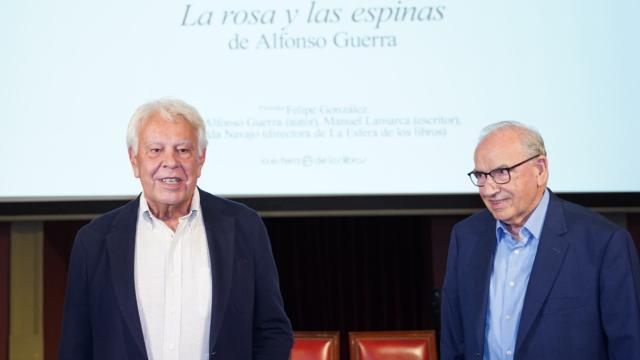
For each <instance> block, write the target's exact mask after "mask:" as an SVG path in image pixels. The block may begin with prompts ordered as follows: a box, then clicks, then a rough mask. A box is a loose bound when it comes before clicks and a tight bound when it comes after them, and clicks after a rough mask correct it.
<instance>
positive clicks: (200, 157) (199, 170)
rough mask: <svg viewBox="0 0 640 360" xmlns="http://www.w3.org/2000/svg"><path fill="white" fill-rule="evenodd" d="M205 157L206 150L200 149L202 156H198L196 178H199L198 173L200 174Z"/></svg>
mask: <svg viewBox="0 0 640 360" xmlns="http://www.w3.org/2000/svg"><path fill="white" fill-rule="evenodd" d="M206 157H207V148H204V149H202V154H200V155H198V177H200V173H202V166H203V165H204V160H205V158H206Z"/></svg>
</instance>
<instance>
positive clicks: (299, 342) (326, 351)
mask: <svg viewBox="0 0 640 360" xmlns="http://www.w3.org/2000/svg"><path fill="white" fill-rule="evenodd" d="M293 339H294V341H293V349H291V356H290V357H289V359H290V360H339V359H340V332H338V331H294V333H293Z"/></svg>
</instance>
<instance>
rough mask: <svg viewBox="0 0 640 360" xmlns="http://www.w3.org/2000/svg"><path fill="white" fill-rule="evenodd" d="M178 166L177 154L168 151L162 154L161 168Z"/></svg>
mask: <svg viewBox="0 0 640 360" xmlns="http://www.w3.org/2000/svg"><path fill="white" fill-rule="evenodd" d="M179 164H180V162H179V161H178V153H177V152H176V151H173V150H168V151H166V152H165V153H164V157H163V159H162V167H167V168H175V167H177V166H178V165H179Z"/></svg>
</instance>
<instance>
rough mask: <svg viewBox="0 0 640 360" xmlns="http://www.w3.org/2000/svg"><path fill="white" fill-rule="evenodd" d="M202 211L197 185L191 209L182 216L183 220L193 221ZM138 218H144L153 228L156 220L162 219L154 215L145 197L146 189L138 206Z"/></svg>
mask: <svg viewBox="0 0 640 360" xmlns="http://www.w3.org/2000/svg"><path fill="white" fill-rule="evenodd" d="M201 212H202V210H201V207H200V190H199V189H198V188H197V187H196V189H195V191H194V192H193V197H192V198H191V209H190V210H189V213H188V214H187V215H184V216H181V217H180V220H181V221H184V220H186V221H188V222H189V224H191V223H192V222H193V220H194V219H195V218H196V217H197V216H198V214H200V213H201ZM138 218H139V219H144V221H145V223H147V224H148V225H149V226H150V227H151V228H153V227H154V226H155V222H156V221H160V219H158V218H157V217H155V216H153V214H152V213H151V210H150V209H149V204H148V203H147V199H146V198H145V197H144V191H143V192H142V193H141V194H140V206H139V208H138Z"/></svg>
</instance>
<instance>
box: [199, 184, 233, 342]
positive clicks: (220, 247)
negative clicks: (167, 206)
mask: <svg viewBox="0 0 640 360" xmlns="http://www.w3.org/2000/svg"><path fill="white" fill-rule="evenodd" d="M208 197H209V196H208V194H207V193H205V192H204V191H200V207H201V208H202V218H203V219H204V226H205V231H206V233H207V243H208V244H209V258H210V259H211V280H212V286H211V288H212V290H213V293H212V296H211V299H212V301H211V302H212V304H211V325H210V328H209V329H210V330H209V348H210V349H213V348H214V346H215V344H216V341H217V339H218V334H219V333H220V328H221V326H222V322H223V320H224V314H225V309H226V307H227V302H228V301H227V300H228V299H229V292H230V288H231V279H232V275H233V256H234V240H235V220H234V218H233V217H230V216H225V215H224V214H223V213H222V212H221V211H219V210H217V209H216V208H215V207H214V204H213V203H212V202H211V201H210V200H209V199H208Z"/></svg>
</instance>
